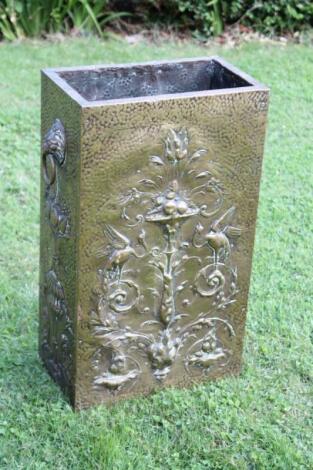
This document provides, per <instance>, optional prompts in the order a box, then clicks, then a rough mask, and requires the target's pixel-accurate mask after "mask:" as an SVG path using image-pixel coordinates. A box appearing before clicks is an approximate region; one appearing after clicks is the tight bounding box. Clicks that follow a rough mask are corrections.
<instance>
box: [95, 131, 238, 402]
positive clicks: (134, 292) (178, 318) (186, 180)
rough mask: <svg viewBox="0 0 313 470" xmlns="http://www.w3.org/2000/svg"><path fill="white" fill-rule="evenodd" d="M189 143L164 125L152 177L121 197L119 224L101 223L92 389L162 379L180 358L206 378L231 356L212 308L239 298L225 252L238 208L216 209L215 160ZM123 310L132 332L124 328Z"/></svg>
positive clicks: (229, 329)
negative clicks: (102, 256)
mask: <svg viewBox="0 0 313 470" xmlns="http://www.w3.org/2000/svg"><path fill="white" fill-rule="evenodd" d="M189 146H190V142H189V136H188V132H187V130H186V129H180V130H173V129H170V130H169V131H168V134H167V136H166V138H165V140H164V147H163V154H162V155H152V156H150V157H149V162H150V165H151V166H152V172H151V174H149V177H147V178H141V179H139V180H138V182H137V184H136V186H134V187H132V188H130V189H129V190H128V191H126V192H125V194H123V195H122V197H121V198H120V201H119V202H120V204H121V221H122V224H121V225H120V226H119V227H113V226H111V225H107V226H106V227H104V235H105V238H106V241H107V247H106V250H105V253H104V254H105V261H104V264H103V267H102V268H101V269H100V270H99V285H100V287H99V289H98V291H97V293H96V296H95V308H94V310H93V311H92V327H93V332H94V337H95V338H96V340H97V341H98V344H99V347H98V349H97V352H96V354H95V357H94V361H93V363H94V367H95V370H96V374H95V378H94V386H95V387H96V388H99V387H101V388H102V387H105V388H106V389H107V390H108V392H109V393H115V392H116V391H119V390H121V389H123V388H125V387H128V388H129V387H131V386H133V385H134V383H135V382H136V380H137V379H138V378H139V377H140V375H141V374H142V373H144V372H145V373H147V371H148V373H149V371H150V372H151V373H152V374H153V375H154V377H155V379H156V380H158V381H162V380H164V379H165V378H166V377H167V376H168V375H169V374H171V373H175V364H176V363H177V362H179V361H180V362H182V363H183V364H184V367H185V370H186V373H187V374H189V375H192V376H193V375H195V376H196V375H199V374H200V375H201V374H209V373H210V372H211V371H212V370H214V368H215V367H222V366H224V365H226V364H227V362H228V361H229V359H230V357H231V354H232V351H231V349H228V348H227V347H226V346H225V345H224V343H225V340H227V344H231V338H232V337H233V336H235V331H234V328H233V326H232V325H231V324H230V323H229V321H227V320H226V319H225V318H222V317H220V316H218V315H217V312H219V311H224V310H225V309H227V307H228V306H229V305H230V304H232V303H233V302H235V300H236V294H237V293H238V288H237V269H236V267H235V266H233V265H232V263H231V258H232V250H233V247H234V244H235V239H236V238H237V237H239V236H240V234H241V229H240V228H238V227H235V226H233V219H234V217H235V208H234V207H225V208H224V207H223V206H224V188H223V185H222V183H221V181H220V180H219V178H218V176H217V173H216V170H215V169H214V165H213V164H212V162H211V163H210V165H209V163H208V162H207V163H205V162H203V161H202V157H203V156H205V155H206V153H207V150H205V149H203V148H200V149H197V150H196V151H194V152H190V151H189ZM134 233H136V236H135V237H134ZM155 240H156V241H155ZM187 268H188V269H187ZM145 270H146V271H145ZM141 271H145V272H147V274H146V280H147V282H140V273H141ZM188 273H191V275H190V274H188ZM148 281H151V284H149V282H148ZM148 284H149V285H148ZM147 286H148V287H147ZM128 316H129V317H128ZM130 316H131V318H132V319H134V318H136V319H137V320H138V321H137V324H138V328H133V327H132V328H131V327H129V326H128V325H127V318H130ZM132 325H133V322H132Z"/></svg>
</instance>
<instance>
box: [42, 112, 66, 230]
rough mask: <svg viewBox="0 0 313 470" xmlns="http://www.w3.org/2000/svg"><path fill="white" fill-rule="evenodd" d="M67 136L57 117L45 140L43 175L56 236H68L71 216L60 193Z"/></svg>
mask: <svg viewBox="0 0 313 470" xmlns="http://www.w3.org/2000/svg"><path fill="white" fill-rule="evenodd" d="M65 150H66V138H65V130H64V126H63V124H62V122H61V121H60V120H59V119H55V121H54V122H53V124H52V126H51V127H50V129H49V130H48V132H47V133H46V135H45V137H44V140H43V149H42V160H43V176H44V181H45V184H46V194H45V200H46V216H47V219H48V221H49V225H50V227H51V229H52V231H53V233H54V235H55V236H56V237H68V236H69V233H70V218H69V211H68V209H67V207H66V204H65V203H64V202H62V201H61V199H60V195H59V182H58V168H59V167H61V166H62V165H64V163H65Z"/></svg>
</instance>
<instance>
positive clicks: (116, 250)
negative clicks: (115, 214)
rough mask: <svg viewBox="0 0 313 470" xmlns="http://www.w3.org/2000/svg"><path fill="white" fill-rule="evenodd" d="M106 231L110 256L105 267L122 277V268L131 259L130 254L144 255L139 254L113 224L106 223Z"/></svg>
mask: <svg viewBox="0 0 313 470" xmlns="http://www.w3.org/2000/svg"><path fill="white" fill-rule="evenodd" d="M104 233H105V236H106V238H107V239H108V240H109V242H110V243H109V246H108V247H107V250H106V252H107V253H108V258H107V260H106V263H105V268H106V269H107V270H108V271H113V272H115V273H116V274H117V276H118V278H120V277H121V273H122V268H123V266H124V264H125V263H126V262H127V261H128V260H129V258H130V256H135V257H136V258H142V257H143V256H144V255H138V254H137V253H136V251H135V249H134V248H133V247H132V246H131V241H130V240H129V239H128V238H127V237H126V236H125V235H123V234H122V233H120V232H118V231H117V230H116V229H115V228H113V227H112V226H111V225H105V227H104Z"/></svg>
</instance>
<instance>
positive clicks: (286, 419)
mask: <svg viewBox="0 0 313 470" xmlns="http://www.w3.org/2000/svg"><path fill="white" fill-rule="evenodd" d="M212 53H214V54H216V53H218V54H220V55H222V56H224V57H225V58H227V59H229V60H230V61H231V62H233V63H234V64H236V65H238V66H239V67H241V68H242V69H243V70H245V71H247V72H248V73H250V74H251V75H253V76H255V77H256V78H258V79H259V80H261V81H262V82H264V83H266V84H268V85H269V86H270V87H271V107H270V115H269V127H268V129H269V130H268V135H267V145H266V152H265V162H264V171H263V180H262V188H261V199H260V209H259V218H258V227H257V238H256V246H255V253H254V267H253V277H252V287H251V295H250V301H249V316H248V322H247V333H246V342H245V353H244V367H243V371H242V374H241V376H240V377H238V378H226V379H223V380H221V381H219V382H215V383H208V384H206V385H201V386H197V387H194V388H193V389H192V390H167V391H162V392H161V393H158V394H155V395H153V396H151V397H148V398H144V399H143V398H139V399H137V400H130V401H125V402H123V403H120V404H118V405H117V406H115V407H113V408H110V409H107V408H105V407H98V408H94V409H91V410H88V411H84V412H81V413H77V414H75V413H73V412H72V410H71V408H70V407H69V405H68V404H67V402H66V401H65V399H64V397H63V396H62V394H61V393H60V391H59V389H58V388H57V387H56V386H55V385H54V383H53V382H52V380H51V379H50V378H49V377H48V375H47V374H46V372H45V370H44V369H43V367H42V366H41V364H40V361H39V359H38V355H37V309H38V304H37V294H38V238H39V203H38V200H39V185H38V183H39V158H40V157H39V155H40V149H39V115H40V76H39V69H40V68H42V67H50V66H61V65H64V66H65V65H75V64H76V65H77V64H89V63H101V62H125V61H141V60H148V59H159V58H173V57H183V56H186V57H187V56H197V55H209V54H212ZM0 57H1V66H0V157H1V165H0V227H1V229H0V264H1V266H0V350H1V354H0V388H1V390H0V468H1V469H2V468H4V469H10V470H13V469H27V470H28V469H30V470H32V469H54V470H56V469H60V470H64V469H74V470H79V469H82V470H89V469H91V470H93V469H105V470H106V469H109V470H111V469H113V470H115V469H123V470H124V469H125V470H126V469H131V470H132V469H136V470H137V469H138V470H148V469H160V470H161V469H162V470H164V469H170V470H173V469H174V470H176V469H186V470H200V469H222V470H224V469H236V470H237V469H247V470H253V469H266V470H268V469H282V470H288V469H291V470H295V469H312V468H313V450H312V448H313V437H312V434H313V431H312V427H313V413H312V409H313V406H312V405H313V403H312V401H313V400H312V398H313V371H312V353H313V324H312V294H313V287H312V286H313V283H312V279H313V263H312V245H313V232H312V222H313V216H312V214H313V197H312V196H313V194H312V187H313V140H312V135H313V124H312V122H313V119H312V109H313V58H312V49H310V48H309V47H307V46H294V45H290V46H287V47H282V46H279V45H268V44H265V45H264V44H263V45H262V44H252V43H249V44H245V45H242V46H240V47H239V48H237V49H218V48H214V49H213V48H200V47H199V46H196V45H194V44H192V43H190V44H184V45H177V44H174V43H167V44H163V45H143V44H138V45H136V46H129V45H126V43H124V42H122V41H120V40H110V41H109V42H100V41H98V40H96V39H80V40H66V41H65V42H61V43H54V44H51V43H48V42H46V43H44V42H28V43H27V42H26V43H22V44H10V45H9V44H1V45H0Z"/></svg>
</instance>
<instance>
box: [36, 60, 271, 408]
mask: <svg viewBox="0 0 313 470" xmlns="http://www.w3.org/2000/svg"><path fill="white" fill-rule="evenodd" d="M267 107H268V89H267V88H266V87H264V86H263V85H261V84H259V83H257V82H256V81H255V80H254V79H252V78H251V77H249V76H247V75H246V74H243V73H242V72H240V71H238V70H237V69H235V68H234V67H232V66H231V65H229V64H227V63H225V62H224V61H223V60H221V59H219V58H204V59H195V60H194V59H192V60H184V61H173V62H160V63H149V64H135V65H123V66H114V67H113V66H99V67H84V68H77V69H56V70H45V71H43V75H42V181H41V265H40V272H41V277H40V354H41V357H42V359H43V361H44V363H45V364H46V366H47V368H48V370H49V372H50V374H51V375H52V376H53V377H54V379H55V380H56V381H57V382H58V383H59V384H60V385H61V386H62V388H63V389H64V391H65V393H66V394H67V395H68V396H69V397H70V400H71V402H72V404H73V406H74V407H75V408H78V409H79V408H83V407H87V406H90V405H92V404H97V403H101V402H104V403H111V402H114V401H117V400H119V399H120V398H124V397H127V396H135V395H138V394H147V393H149V392H151V391H153V390H156V389H159V388H161V387H164V386H171V385H174V386H179V387H182V386H188V385H191V384H192V383H195V382H199V381H204V380H208V379H212V378H217V377H220V376H222V375H224V374H235V373H238V372H239V370H240V363H241V354H242V345H243V337H244V326H245V317H246V307H247V298H248V290H249V281H250V270H251V260H252V249H253V241H254V230H255V221H256V210H257V202H258V193H259V182H260V175H261V165H262V156H263V143H264V135H265V126H266V115H267Z"/></svg>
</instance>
